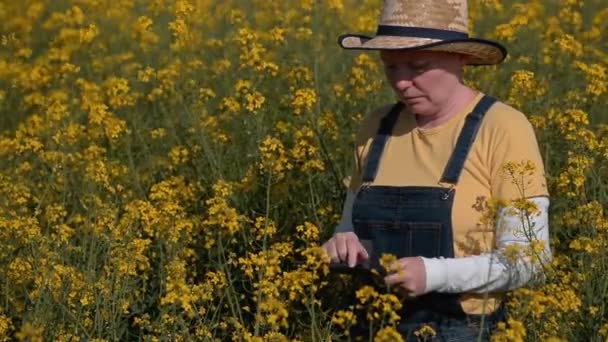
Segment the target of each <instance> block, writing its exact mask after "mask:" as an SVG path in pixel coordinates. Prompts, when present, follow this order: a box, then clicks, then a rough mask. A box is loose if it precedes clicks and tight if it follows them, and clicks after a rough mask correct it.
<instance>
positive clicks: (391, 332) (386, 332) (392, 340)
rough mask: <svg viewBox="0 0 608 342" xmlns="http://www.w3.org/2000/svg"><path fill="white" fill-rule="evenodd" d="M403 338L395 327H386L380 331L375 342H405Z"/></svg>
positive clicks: (375, 337)
mask: <svg viewBox="0 0 608 342" xmlns="http://www.w3.org/2000/svg"><path fill="white" fill-rule="evenodd" d="M403 341H404V339H403V336H401V334H400V333H399V332H398V331H397V330H396V329H395V328H394V327H390V326H389V327H384V328H382V329H380V330H379V331H378V332H377V333H376V336H374V342H403Z"/></svg>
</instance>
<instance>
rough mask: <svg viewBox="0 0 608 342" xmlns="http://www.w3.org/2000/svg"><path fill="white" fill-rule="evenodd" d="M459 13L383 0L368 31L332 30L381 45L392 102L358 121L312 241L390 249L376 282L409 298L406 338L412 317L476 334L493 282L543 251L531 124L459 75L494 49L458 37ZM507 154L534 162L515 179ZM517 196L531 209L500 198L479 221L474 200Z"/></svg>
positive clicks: (345, 41)
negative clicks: (326, 214)
mask: <svg viewBox="0 0 608 342" xmlns="http://www.w3.org/2000/svg"><path fill="white" fill-rule="evenodd" d="M466 13H467V3H466V1H448V0H444V1H403V0H402V1H398V0H386V1H385V2H384V7H383V12H382V18H381V23H380V25H379V26H378V31H377V35H376V36H375V37H373V38H370V37H365V36H360V35H344V36H341V37H340V40H339V42H340V45H341V46H342V47H344V48H346V49H368V50H379V51H381V52H380V56H381V59H382V62H383V64H384V69H385V74H386V79H387V81H388V82H389V84H390V85H391V87H392V88H393V90H394V92H395V94H396V95H397V97H398V98H399V102H398V103H397V104H395V105H391V106H386V107H383V108H380V109H378V110H376V111H374V113H372V114H371V115H369V116H368V117H367V118H366V119H365V120H364V122H363V123H362V126H361V130H360V132H359V134H358V137H357V149H356V153H355V165H354V170H353V175H352V178H351V181H350V185H349V190H348V192H347V196H346V200H345V204H344V208H343V215H342V221H341V223H340V225H339V226H338V228H337V229H336V232H335V234H334V236H333V237H332V238H331V239H329V240H328V241H327V242H326V243H325V244H324V248H325V250H326V251H327V252H328V254H329V255H330V256H331V258H332V260H333V261H334V262H346V263H348V265H349V266H351V267H352V266H354V265H356V264H361V263H369V264H371V266H372V267H379V258H380V257H381V255H382V254H387V253H388V254H393V255H396V256H397V257H398V260H397V261H396V262H395V263H394V264H393V265H391V267H390V269H389V273H388V274H387V275H386V278H385V282H386V284H387V285H395V286H399V287H401V288H402V289H404V290H405V291H407V292H408V293H409V294H410V295H411V296H413V297H416V298H415V299H414V300H412V301H411V302H408V303H406V304H405V305H404V307H405V309H404V312H403V313H402V316H403V317H402V325H401V330H402V332H403V333H405V334H406V335H408V336H409V337H410V338H413V337H412V332H413V331H414V330H415V329H416V328H417V327H419V326H420V325H421V324H431V325H432V326H435V327H436V328H437V330H439V331H438V334H439V336H440V338H441V340H446V341H450V340H456V339H458V338H476V337H477V334H478V333H479V331H478V330H476V329H474V328H471V326H470V325H469V324H468V323H470V321H471V320H477V319H479V318H480V317H481V316H482V315H489V317H488V319H486V320H485V321H486V322H488V321H489V322H490V324H495V323H496V321H497V320H498V319H500V317H499V315H500V310H499V308H501V306H500V304H501V302H502V298H503V296H504V292H505V291H509V290H512V289H515V288H518V287H521V286H524V285H526V284H528V283H529V282H530V281H531V280H533V279H534V278H535V277H536V276H538V275H539V270H540V267H538V261H539V260H540V261H541V262H547V261H549V260H550V257H551V254H550V249H549V240H548V223H547V221H548V219H547V210H548V206H549V199H548V192H547V189H546V185H545V179H544V175H543V163H542V159H541V157H540V153H539V150H538V144H537V142H536V137H535V135H534V131H533V130H532V127H531V125H530V124H529V122H528V120H527V119H526V117H525V116H524V115H523V114H522V113H520V112H518V111H517V110H515V109H513V108H511V107H509V106H507V105H505V104H503V103H500V102H498V101H496V100H495V99H493V98H491V97H489V96H486V95H484V94H483V93H481V92H478V91H475V90H473V89H471V88H469V87H467V86H466V85H465V84H464V82H463V80H462V70H463V67H464V66H465V65H484V64H498V63H500V62H502V60H504V58H505V56H506V50H505V49H504V47H502V46H501V45H500V44H498V43H496V42H492V41H488V40H483V39H476V38H469V37H468V34H467V33H466V32H467V16H466ZM517 162H519V163H522V164H524V165H526V167H525V169H526V170H531V169H535V172H528V173H527V177H528V178H529V179H527V180H526V182H525V188H522V186H523V185H522V184H520V183H518V182H515V181H514V180H513V179H511V178H510V177H509V176H508V174H505V173H504V172H502V171H503V170H504V165H505V164H507V165H508V163H517ZM528 165H529V166H530V167H528ZM522 197H525V198H527V199H528V200H529V201H531V202H532V203H534V205H535V206H536V207H537V208H538V212H537V213H534V214H531V213H526V212H522V211H517V210H515V209H514V208H512V207H509V206H503V207H500V208H499V210H498V216H497V222H496V224H495V225H486V226H484V225H482V224H480V221H481V219H482V216H483V210H482V209H483V208H484V202H486V203H487V202H488V201H490V200H491V199H501V200H506V201H507V202H506V203H508V201H511V200H516V199H519V198H522ZM522 216H527V217H526V218H527V219H526V220H522ZM363 240H367V241H369V242H371V248H370V249H371V251H368V250H367V249H366V248H364V246H363V243H362V241H363ZM536 241H540V242H541V243H542V244H544V250H543V251H542V252H541V253H539V255H538V257H537V258H534V257H532V256H530V254H526V253H525V252H522V253H519V254H517V258H516V259H515V260H510V259H509V258H507V257H506V255H507V254H509V253H507V252H509V251H511V252H512V250H513V246H519V247H521V248H522V249H524V250H529V248H528V247H530V246H531V245H532V243H533V242H536ZM510 254H513V253H510ZM490 328H491V327H490ZM483 330H484V333H485V334H484V335H483V336H485V338H486V339H487V338H489V330H490V329H483Z"/></svg>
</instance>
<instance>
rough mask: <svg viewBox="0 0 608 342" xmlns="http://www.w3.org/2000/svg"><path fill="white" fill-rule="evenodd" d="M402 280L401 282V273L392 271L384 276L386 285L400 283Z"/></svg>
mask: <svg viewBox="0 0 608 342" xmlns="http://www.w3.org/2000/svg"><path fill="white" fill-rule="evenodd" d="M402 282H403V275H401V274H399V273H393V274H391V275H388V276H386V277H384V283H385V284H386V285H395V284H400V283H402Z"/></svg>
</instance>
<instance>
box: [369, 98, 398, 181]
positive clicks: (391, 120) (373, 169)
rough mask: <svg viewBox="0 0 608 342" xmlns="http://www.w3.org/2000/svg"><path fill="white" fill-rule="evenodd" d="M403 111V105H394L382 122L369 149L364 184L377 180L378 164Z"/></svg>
mask: <svg viewBox="0 0 608 342" xmlns="http://www.w3.org/2000/svg"><path fill="white" fill-rule="evenodd" d="M402 109H403V103H402V102H397V103H396V104H395V105H393V107H392V108H391V110H390V111H389V112H388V114H386V115H385V116H384V117H383V118H382V121H380V127H379V128H378V132H377V133H376V136H375V137H374V140H373V141H372V145H371V147H370V149H369V153H368V154H367V155H368V157H367V164H366V165H365V170H364V172H363V179H362V181H363V183H371V182H373V181H374V179H375V178H376V173H377V172H378V164H379V163H380V157H382V151H383V150H384V145H386V141H387V140H388V137H389V136H390V135H391V132H392V131H393V127H394V126H395V123H396V122H397V118H398V117H399V113H401V110H402Z"/></svg>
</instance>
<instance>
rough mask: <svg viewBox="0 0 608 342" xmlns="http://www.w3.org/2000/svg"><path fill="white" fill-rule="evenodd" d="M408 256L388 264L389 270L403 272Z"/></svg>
mask: <svg viewBox="0 0 608 342" xmlns="http://www.w3.org/2000/svg"><path fill="white" fill-rule="evenodd" d="M408 259H409V258H401V259H398V260H396V261H395V262H393V263H392V264H390V265H389V267H388V271H389V272H403V271H405V270H406V269H407V265H408Z"/></svg>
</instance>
